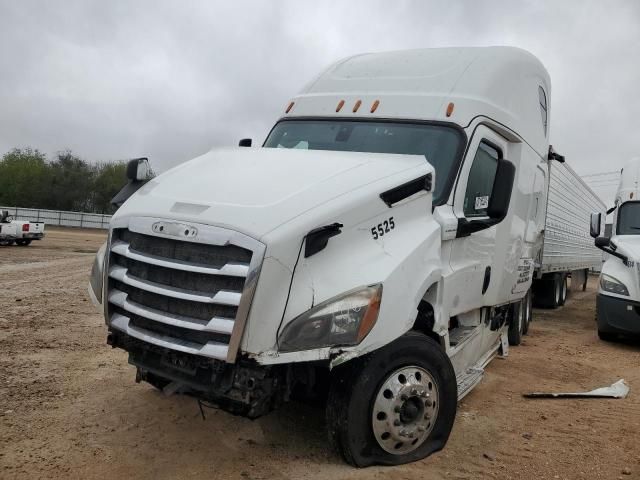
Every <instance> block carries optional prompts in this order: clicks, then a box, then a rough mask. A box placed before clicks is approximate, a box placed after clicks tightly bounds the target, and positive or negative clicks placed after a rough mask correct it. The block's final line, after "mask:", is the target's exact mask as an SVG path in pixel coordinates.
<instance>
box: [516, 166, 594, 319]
mask: <svg viewBox="0 0 640 480" xmlns="http://www.w3.org/2000/svg"><path fill="white" fill-rule="evenodd" d="M605 211H606V206H605V204H604V203H603V202H602V200H600V198H599V197H598V195H596V193H595V192H593V190H591V189H590V188H589V186H588V185H587V184H586V183H585V182H584V181H583V180H582V179H581V178H580V177H579V176H578V174H577V173H576V172H574V171H573V169H572V168H571V167H569V165H567V164H566V163H560V162H553V163H551V164H550V170H549V191H548V196H547V207H546V219H545V228H544V242H543V245H542V248H541V249H540V252H539V254H538V257H537V259H536V274H535V277H534V281H533V302H534V305H536V306H540V307H547V308H556V307H559V306H561V305H564V302H565V300H566V298H567V294H568V291H569V288H568V285H567V279H568V278H571V289H574V290H577V289H578V288H580V289H582V290H584V289H586V284H587V276H588V273H589V271H590V270H596V269H600V266H601V265H602V252H601V251H600V250H598V248H596V246H595V245H594V244H593V239H592V238H591V236H590V235H589V222H590V217H591V214H592V213H594V212H598V213H602V214H603V218H604V214H605ZM525 331H526V327H525Z"/></svg>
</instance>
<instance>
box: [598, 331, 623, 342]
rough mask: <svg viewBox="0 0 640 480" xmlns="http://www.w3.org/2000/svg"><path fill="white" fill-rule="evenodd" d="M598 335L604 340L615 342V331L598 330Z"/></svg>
mask: <svg viewBox="0 0 640 480" xmlns="http://www.w3.org/2000/svg"><path fill="white" fill-rule="evenodd" d="M598 337H599V338H600V340H602V341H604V342H615V341H616V340H618V336H617V335H616V334H615V333H609V332H603V331H602V330H598Z"/></svg>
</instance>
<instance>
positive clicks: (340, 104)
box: [336, 100, 344, 112]
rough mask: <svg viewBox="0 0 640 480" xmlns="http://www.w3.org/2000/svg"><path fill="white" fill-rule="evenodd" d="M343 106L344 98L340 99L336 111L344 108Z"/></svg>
mask: <svg viewBox="0 0 640 480" xmlns="http://www.w3.org/2000/svg"><path fill="white" fill-rule="evenodd" d="M342 107H344V100H340V101H339V102H338V106H337V107H336V112H339V111H340V110H342Z"/></svg>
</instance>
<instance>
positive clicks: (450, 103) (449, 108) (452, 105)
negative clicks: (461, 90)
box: [447, 102, 455, 117]
mask: <svg viewBox="0 0 640 480" xmlns="http://www.w3.org/2000/svg"><path fill="white" fill-rule="evenodd" d="M453 107H455V105H454V104H453V102H449V105H447V117H450V116H451V114H452V113H453Z"/></svg>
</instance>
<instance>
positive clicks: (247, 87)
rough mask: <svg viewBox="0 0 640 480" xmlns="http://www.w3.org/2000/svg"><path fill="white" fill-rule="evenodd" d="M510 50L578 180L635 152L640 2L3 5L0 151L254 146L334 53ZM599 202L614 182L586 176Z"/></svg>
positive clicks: (92, 152)
mask: <svg viewBox="0 0 640 480" xmlns="http://www.w3.org/2000/svg"><path fill="white" fill-rule="evenodd" d="M466 45H514V46H518V47H522V48H525V49H527V50H529V51H531V52H532V53H534V54H535V55H537V56H538V57H539V58H540V59H541V60H542V62H543V63H544V64H545V65H546V67H547V69H548V70H549V73H550V74H551V79H552V84H553V92H552V99H551V104H552V119H551V122H552V123H551V128H552V133H551V137H552V143H553V144H554V146H555V147H556V149H557V150H558V151H560V152H562V153H564V154H565V155H566V156H567V158H568V161H569V162H570V164H571V165H572V166H573V167H574V169H575V170H577V171H578V172H579V173H580V174H584V175H586V174H592V173H597V172H608V171H612V170H616V169H619V168H620V166H621V165H622V164H623V163H624V161H626V160H627V159H629V158H631V157H633V156H640V133H638V131H637V127H636V125H637V124H638V119H639V118H640V93H639V91H640V1H638V0H628V1H624V0H620V1H608V2H603V1H582V0H579V1H562V2H559V1H521V2H518V1H457V2H452V1H442V2H436V1H394V2H390V1H388V0H387V1H355V0H350V1H348V2H346V1H326V2H318V1H302V0H298V1H277V2H276V1H272V2H267V1H258V0H256V1H238V0H234V1H233V2H214V1H205V0H202V1H199V2H195V1H173V2H168V1H157V0H154V1H135V2H134V1H102V0H101V1H70V0H66V1H64V2H45V1H37V2H36V1H25V0H21V1H13V0H0V153H3V152H5V151H7V150H9V149H10V148H13V147H23V146H32V147H34V148H39V149H40V150H42V151H44V152H46V153H48V154H53V153H54V152H56V151H58V150H62V149H71V150H73V151H74V152H75V153H76V154H78V155H80V156H82V157H84V158H86V159H88V160H91V161H109V160H115V159H126V158H131V157H136V156H148V157H149V158H150V160H151V162H152V165H153V166H154V167H155V168H156V170H159V171H162V170H165V169H166V168H169V167H170V166H173V165H176V164H178V163H180V162H183V161H185V160H188V159H189V158H192V157H194V156H196V155H198V154H200V153H203V152H205V151H207V150H209V149H210V148H212V147H215V146H222V145H233V144H236V143H237V140H238V139H239V138H242V137H253V138H254V141H257V142H261V141H262V140H263V139H264V136H265V134H266V133H267V132H268V129H269V128H270V126H271V125H272V124H273V122H274V121H275V120H276V119H277V118H278V116H279V115H280V114H281V112H282V110H283V108H284V106H285V105H286V103H287V101H288V99H289V98H290V97H291V96H293V95H294V94H295V93H296V92H297V91H298V90H299V89H300V88H301V87H302V86H303V85H304V84H305V83H306V82H307V81H308V80H310V79H311V78H312V77H313V76H314V75H315V74H317V73H318V72H319V71H321V70H322V69H323V68H325V67H326V66H327V65H328V64H330V63H332V62H333V61H334V60H336V59H338V58H340V57H344V56H347V55H351V54H355V53H361V52H368V51H382V50H393V49H403V48H420V47H439V46H466ZM588 178H589V180H590V182H591V183H592V184H593V185H594V187H595V188H596V189H597V191H598V192H599V193H601V194H602V195H603V196H604V197H609V196H610V195H611V190H612V187H611V186H610V184H611V182H610V181H609V182H607V179H608V178H609V177H588Z"/></svg>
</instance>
